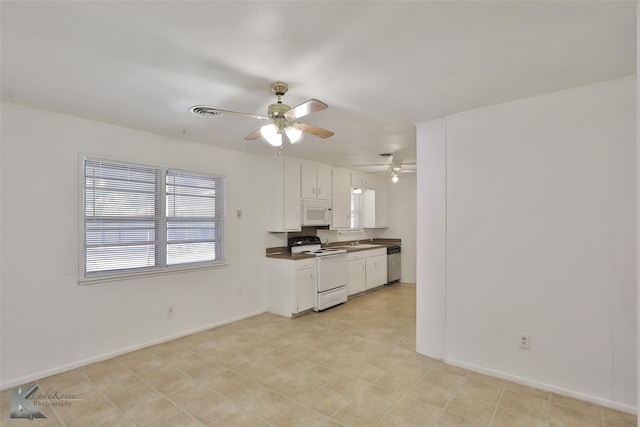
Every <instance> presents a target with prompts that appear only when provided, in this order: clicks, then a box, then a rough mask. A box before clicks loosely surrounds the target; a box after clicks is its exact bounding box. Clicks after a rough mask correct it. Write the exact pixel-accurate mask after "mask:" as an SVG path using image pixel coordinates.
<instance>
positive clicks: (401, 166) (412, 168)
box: [360, 153, 416, 184]
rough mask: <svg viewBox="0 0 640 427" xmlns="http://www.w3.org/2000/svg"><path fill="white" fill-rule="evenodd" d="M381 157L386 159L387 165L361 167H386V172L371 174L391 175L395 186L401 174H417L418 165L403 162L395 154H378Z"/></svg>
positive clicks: (378, 164) (380, 171)
mask: <svg viewBox="0 0 640 427" xmlns="http://www.w3.org/2000/svg"><path fill="white" fill-rule="evenodd" d="M378 155H379V156H380V157H384V158H385V159H387V160H388V161H387V162H385V163H377V164H370V165H360V166H371V167H378V168H381V167H384V170H377V171H373V172H370V173H374V174H383V173H384V174H389V175H390V176H391V181H392V182H393V183H394V184H395V183H397V182H398V180H399V176H400V174H404V173H415V172H416V164H415V163H409V162H401V161H399V160H397V159H396V154H395V153H380V154H378Z"/></svg>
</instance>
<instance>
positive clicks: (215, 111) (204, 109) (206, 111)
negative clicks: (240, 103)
mask: <svg viewBox="0 0 640 427" xmlns="http://www.w3.org/2000/svg"><path fill="white" fill-rule="evenodd" d="M189 111H191V112H192V113H193V114H195V115H196V116H201V117H208V118H214V119H217V118H219V117H221V116H224V115H225V114H229V115H232V116H242V117H249V118H252V119H258V120H270V119H269V117H266V116H258V115H257V114H249V113H240V112H238V111H230V110H221V109H220V108H216V107H212V106H210V105H194V106H193V107H191V108H189Z"/></svg>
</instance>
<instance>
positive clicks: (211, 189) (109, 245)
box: [82, 158, 225, 278]
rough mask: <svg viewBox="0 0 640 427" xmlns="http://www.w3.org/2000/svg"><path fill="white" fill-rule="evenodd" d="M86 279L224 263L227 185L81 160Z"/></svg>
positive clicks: (214, 179)
mask: <svg viewBox="0 0 640 427" xmlns="http://www.w3.org/2000/svg"><path fill="white" fill-rule="evenodd" d="M82 169H83V184H84V188H83V217H84V221H83V224H84V230H83V232H84V245H83V246H84V247H83V250H82V253H83V254H84V259H83V263H82V264H83V265H84V276H85V278H91V277H104V276H109V275H121V274H127V273H144V272H148V271H159V270H168V269H172V268H190V267H201V266H208V265H215V264H221V263H223V262H224V220H225V218H224V203H225V195H224V186H225V182H224V177H223V176H219V175H203V174H200V173H193V172H185V171H178V170H172V169H166V168H156V167H150V166H141V165H133V164H125V163H120V162H113V161H108V160H99V159H89V158H85V159H84V160H83V168H82Z"/></svg>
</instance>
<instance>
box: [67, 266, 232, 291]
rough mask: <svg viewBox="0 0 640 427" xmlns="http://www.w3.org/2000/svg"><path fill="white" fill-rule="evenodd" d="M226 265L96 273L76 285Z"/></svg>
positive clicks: (118, 280)
mask: <svg viewBox="0 0 640 427" xmlns="http://www.w3.org/2000/svg"><path fill="white" fill-rule="evenodd" d="M228 266H229V264H228V263H226V262H224V263H220V264H210V265H201V266H191V267H174V268H166V269H163V270H149V271H142V272H137V273H121V274H109V275H106V274H105V275H96V276H90V277H82V278H81V279H79V280H78V285H80V286H84V285H94V284H98V283H107V282H120V281H123V280H131V279H141V278H144V277H152V276H165V275H168V274H177V273H189V272H194V271H201V270H212V269H218V268H226V267H228ZM80 275H81V276H82V273H80Z"/></svg>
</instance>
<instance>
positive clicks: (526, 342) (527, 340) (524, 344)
mask: <svg viewBox="0 0 640 427" xmlns="http://www.w3.org/2000/svg"><path fill="white" fill-rule="evenodd" d="M519 346H520V348H523V349H525V350H529V349H530V348H531V336H529V335H527V334H520V344H519Z"/></svg>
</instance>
